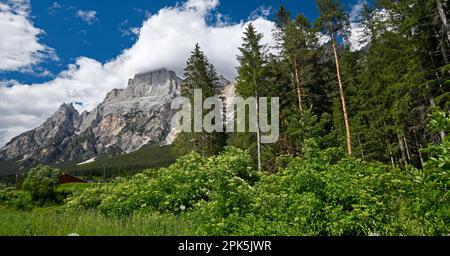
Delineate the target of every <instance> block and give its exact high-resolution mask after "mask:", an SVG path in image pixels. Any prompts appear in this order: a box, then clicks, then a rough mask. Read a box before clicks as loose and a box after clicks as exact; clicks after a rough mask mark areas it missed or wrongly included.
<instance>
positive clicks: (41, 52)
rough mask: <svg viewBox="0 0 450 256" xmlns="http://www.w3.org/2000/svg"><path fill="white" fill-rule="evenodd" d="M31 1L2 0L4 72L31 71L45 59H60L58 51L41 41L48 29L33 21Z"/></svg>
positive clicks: (0, 67)
mask: <svg viewBox="0 0 450 256" xmlns="http://www.w3.org/2000/svg"><path fill="white" fill-rule="evenodd" d="M29 15H30V2H29V1H28V0H8V1H0V35H2V36H0V72H1V71H29V70H30V68H31V66H33V65H36V64H38V63H40V62H41V61H43V60H44V59H55V60H56V59H57V55H56V54H55V51H54V50H53V49H52V48H50V47H48V46H46V45H44V44H42V43H41V42H39V39H40V36H41V35H43V34H44V31H43V30H41V29H39V28H36V27H34V25H33V23H32V21H31V20H30V17H29Z"/></svg>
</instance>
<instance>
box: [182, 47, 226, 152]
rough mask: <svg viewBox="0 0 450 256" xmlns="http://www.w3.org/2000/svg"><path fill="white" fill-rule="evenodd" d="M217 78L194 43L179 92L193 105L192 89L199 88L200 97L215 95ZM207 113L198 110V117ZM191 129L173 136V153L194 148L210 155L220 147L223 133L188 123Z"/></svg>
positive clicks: (223, 140) (213, 69)
mask: <svg viewBox="0 0 450 256" xmlns="http://www.w3.org/2000/svg"><path fill="white" fill-rule="evenodd" d="M218 80H219V79H218V77H217V73H216V71H215V68H214V66H213V65H212V64H210V63H209V61H208V58H207V57H206V56H205V54H204V53H203V51H201V49H200V46H199V45H198V44H196V45H195V48H194V50H193V51H192V52H191V56H190V57H189V59H188V60H187V64H186V68H185V69H184V80H183V83H182V86H181V95H182V96H183V97H186V98H187V99H189V100H190V102H191V105H192V106H193V104H194V90H195V89H199V90H201V92H202V99H205V98H207V97H212V96H217V95H218V93H219V92H218V91H217V88H218V86H217V83H218ZM202 106H203V103H202ZM207 112H208V110H203V109H202V113H201V118H202V120H203V117H204V116H205V115H206V114H207ZM191 116H194V109H192V110H191ZM192 120H193V119H192ZM216 121H218V120H216ZM191 130H192V132H181V133H180V134H179V135H178V136H177V138H176V139H175V141H174V144H175V147H174V149H175V153H176V155H185V154H187V153H189V152H191V151H196V152H198V153H200V154H201V155H204V156H211V155H215V154H217V153H218V152H220V151H221V150H222V149H223V146H224V144H225V137H224V136H225V133H219V132H212V133H209V132H206V131H204V130H203V129H202V131H195V130H194V123H193V122H192V124H191Z"/></svg>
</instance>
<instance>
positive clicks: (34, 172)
mask: <svg viewBox="0 0 450 256" xmlns="http://www.w3.org/2000/svg"><path fill="white" fill-rule="evenodd" d="M58 175H59V170H58V169H53V168H51V167H49V166H43V165H39V166H37V167H34V168H32V169H31V170H30V171H29V172H28V173H27V177H26V178H25V181H24V182H23V185H22V189H23V190H25V191H28V192H30V194H31V197H32V199H33V200H34V201H39V202H42V203H43V202H48V201H51V200H54V199H55V188H56V187H57V186H58Z"/></svg>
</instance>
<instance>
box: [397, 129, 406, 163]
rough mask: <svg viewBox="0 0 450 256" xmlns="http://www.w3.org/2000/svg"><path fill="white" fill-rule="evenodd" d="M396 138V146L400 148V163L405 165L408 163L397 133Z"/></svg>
mask: <svg viewBox="0 0 450 256" xmlns="http://www.w3.org/2000/svg"><path fill="white" fill-rule="evenodd" d="M397 138H398V145H399V146H400V153H401V159H400V163H402V164H403V165H406V164H407V163H408V162H407V160H406V151H405V146H404V145H403V141H402V139H401V137H400V135H399V134H398V132H397Z"/></svg>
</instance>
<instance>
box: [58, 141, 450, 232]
mask: <svg viewBox="0 0 450 256" xmlns="http://www.w3.org/2000/svg"><path fill="white" fill-rule="evenodd" d="M304 145H305V148H304V149H303V152H304V156H303V157H295V158H292V157H291V158H286V157H283V159H282V161H283V162H284V163H283V166H285V167H284V168H280V169H279V170H278V171H277V172H276V173H274V174H266V173H258V172H256V171H255V170H254V169H253V168H252V162H251V158H250V157H249V155H248V154H247V153H246V152H245V151H242V150H240V149H235V148H227V149H226V150H225V151H224V152H223V153H222V154H220V155H218V156H214V157H210V158H204V157H201V156H200V155H198V154H197V153H192V154H190V155H187V156H184V157H182V158H180V159H179V160H178V161H177V162H176V163H175V164H173V165H171V166H169V167H167V168H163V169H160V170H157V171H153V170H148V171H145V172H143V173H141V174H137V175H135V176H133V177H132V178H130V179H125V178H118V179H116V180H115V182H113V183H110V184H106V185H103V186H94V187H93V188H88V189H85V190H83V191H81V192H79V193H76V194H73V195H72V196H70V197H69V198H68V199H67V206H68V207H69V209H74V208H75V209H78V208H82V209H96V210H99V211H100V212H102V213H104V214H105V215H110V216H118V217H127V216H131V215H133V214H137V213H155V212H156V213H163V214H168V215H172V216H183V217H184V218H187V219H189V220H190V221H192V223H194V225H193V230H192V232H193V233H195V234H209V235H448V234H449V233H450V230H449V225H448V223H450V219H449V216H450V214H449V208H450V200H449V199H450V197H449V192H448V191H449V187H448V186H449V184H450V181H449V180H450V175H449V170H448V167H447V166H448V165H447V163H448V161H447V160H446V159H447V158H446V156H445V155H442V154H445V152H446V151H445V150H446V149H445V148H444V149H443V148H437V149H435V154H434V157H433V158H431V159H430V160H429V161H428V162H427V163H426V165H425V166H426V168H425V169H424V170H417V169H414V168H412V167H410V168H409V169H408V170H406V171H400V170H392V169H391V168H390V167H388V166H387V165H385V164H382V163H377V162H365V161H362V160H360V159H356V158H341V159H340V160H339V158H340V157H338V156H339V155H340V153H339V152H340V151H339V150H336V149H333V148H331V149H328V150H322V151H319V150H318V147H317V145H316V144H315V142H314V141H312V140H309V141H306V142H305V144H304ZM438 147H446V145H445V144H443V145H440V146H438ZM439 159H440V160H439ZM442 161H444V162H445V163H444V164H442V163H441V162H442Z"/></svg>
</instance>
